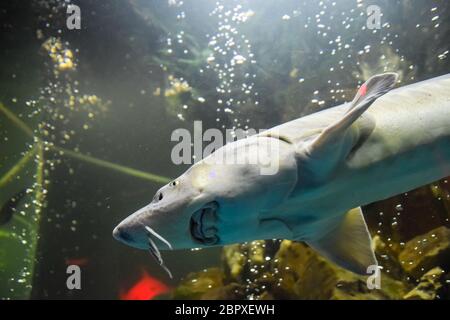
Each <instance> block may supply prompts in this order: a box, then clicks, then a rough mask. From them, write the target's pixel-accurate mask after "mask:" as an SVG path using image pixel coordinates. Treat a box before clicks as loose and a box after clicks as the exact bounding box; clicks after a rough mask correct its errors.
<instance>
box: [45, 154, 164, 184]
mask: <svg viewBox="0 0 450 320" xmlns="http://www.w3.org/2000/svg"><path fill="white" fill-rule="evenodd" d="M52 148H53V149H54V150H56V151H59V152H61V154H62V155H67V156H69V157H72V158H75V159H78V160H81V161H85V162H88V163H91V164H94V165H97V166H100V167H103V168H107V169H111V170H114V171H117V172H121V173H123V174H127V175H129V176H133V177H136V178H141V179H146V180H150V181H153V182H158V183H168V182H169V181H170V180H171V179H170V178H167V177H163V176H159V175H156V174H152V173H148V172H145V171H141V170H137V169H133V168H130V167H126V166H122V165H120V164H116V163H112V162H109V161H106V160H101V159H98V158H94V157H91V156H88V155H85V154H81V153H78V152H76V151H73V150H69V149H64V148H61V147H57V146H53V147H52Z"/></svg>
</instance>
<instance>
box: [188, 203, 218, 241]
mask: <svg viewBox="0 0 450 320" xmlns="http://www.w3.org/2000/svg"><path fill="white" fill-rule="evenodd" d="M218 209H219V205H218V203H217V202H215V201H213V202H209V203H207V204H206V205H204V206H203V207H202V208H201V209H199V210H197V211H195V212H194V213H193V214H192V217H191V220H190V228H189V230H190V233H191V237H192V239H193V240H194V241H195V242H197V243H200V244H203V245H207V246H212V245H215V244H218V243H219V240H220V239H219V236H218V230H217V227H216V225H217V218H218V217H217V211H218Z"/></svg>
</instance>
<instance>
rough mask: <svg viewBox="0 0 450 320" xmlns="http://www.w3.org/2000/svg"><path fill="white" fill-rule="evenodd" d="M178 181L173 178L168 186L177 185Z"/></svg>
mask: <svg viewBox="0 0 450 320" xmlns="http://www.w3.org/2000/svg"><path fill="white" fill-rule="evenodd" d="M179 183H180V182H179V181H178V180H174V181H172V182H171V183H170V186H171V187H175V186H177V185H178V184H179Z"/></svg>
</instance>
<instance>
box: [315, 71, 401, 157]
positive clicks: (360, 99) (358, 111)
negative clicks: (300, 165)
mask: <svg viewBox="0 0 450 320" xmlns="http://www.w3.org/2000/svg"><path fill="white" fill-rule="evenodd" d="M397 77H398V76H397V74H396V73H383V74H379V75H375V76H373V77H371V78H370V79H369V80H367V81H366V82H365V83H364V84H363V85H362V86H361V87H360V88H359V90H358V92H357V93H356V95H355V97H354V99H353V101H352V102H351V103H350V107H349V109H348V111H347V112H346V113H345V114H344V116H343V117H342V118H340V119H338V120H337V121H335V122H334V123H332V124H330V125H329V126H328V127H326V128H325V129H324V130H323V131H322V133H321V134H320V135H319V136H318V137H317V138H316V139H315V140H313V141H312V143H311V145H310V146H309V152H310V153H318V152H320V151H321V149H323V148H326V147H327V146H329V145H330V144H332V143H333V142H334V141H337V140H338V139H340V138H342V136H343V135H344V133H345V132H346V130H347V129H348V128H349V127H350V125H351V124H352V123H353V122H355V121H356V119H358V118H359V117H360V116H361V115H362V114H363V113H364V112H365V111H366V110H367V109H368V108H369V107H370V106H371V104H372V103H373V102H374V101H375V100H376V99H378V98H379V97H381V96H382V95H384V94H385V93H387V92H388V91H389V90H391V89H392V87H393V86H394V85H395V82H396V81H397Z"/></svg>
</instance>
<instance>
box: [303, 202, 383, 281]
mask: <svg viewBox="0 0 450 320" xmlns="http://www.w3.org/2000/svg"><path fill="white" fill-rule="evenodd" d="M306 243H307V244H308V245H309V246H311V247H312V248H313V249H314V250H316V251H317V252H318V253H320V254H321V255H323V256H324V257H326V258H328V259H329V260H330V261H332V262H334V263H336V264H337V265H338V266H340V267H343V268H345V269H347V270H350V271H352V272H354V273H357V274H363V275H365V274H367V268H368V267H369V266H376V265H377V260H376V258H375V254H374V252H373V250H372V244H371V237H370V234H369V231H368V230H367V226H366V223H365V221H364V216H363V215H362V212H361V208H359V207H358V208H355V209H352V210H350V211H348V212H347V214H346V215H345V216H344V217H343V218H342V219H341V220H340V221H336V225H335V226H333V227H332V228H331V230H330V231H329V232H327V233H326V234H325V236H323V237H322V238H320V239H318V240H313V241H307V242H306Z"/></svg>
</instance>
